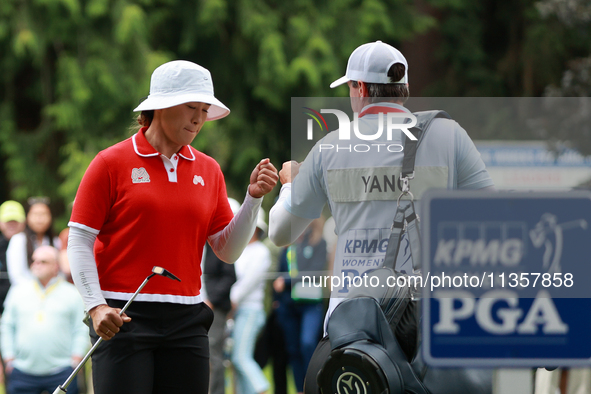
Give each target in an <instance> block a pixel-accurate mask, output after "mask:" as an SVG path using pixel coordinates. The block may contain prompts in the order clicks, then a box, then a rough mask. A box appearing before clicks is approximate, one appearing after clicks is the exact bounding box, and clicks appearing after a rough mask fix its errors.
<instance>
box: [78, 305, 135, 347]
mask: <svg viewBox="0 0 591 394" xmlns="http://www.w3.org/2000/svg"><path fill="white" fill-rule="evenodd" d="M120 312H121V309H119V308H111V307H110V306H108V305H106V304H102V305H99V306H95V307H94V308H92V309H91V310H90V311H88V314H89V315H90V317H91V319H92V326H93V327H94V331H95V332H96V333H97V335H98V336H99V337H101V338H103V340H105V341H108V340H109V339H111V338H113V337H114V336H115V334H117V333H118V332H119V327H121V326H122V325H123V323H128V322H130V321H131V317H129V316H127V315H126V314H125V313H124V314H123V315H121V316H119V313H120Z"/></svg>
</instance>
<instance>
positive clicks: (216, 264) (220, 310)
mask: <svg viewBox="0 0 591 394" xmlns="http://www.w3.org/2000/svg"><path fill="white" fill-rule="evenodd" d="M228 202H229V203H230V208H231V209H232V213H233V214H234V215H236V213H237V212H238V210H239V209H240V203H239V202H238V201H236V200H234V199H233V198H228ZM234 282H236V272H235V271H234V265H233V264H227V263H225V262H224V261H222V260H220V258H219V257H218V256H217V255H216V254H215V253H214V252H213V249H211V246H209V244H208V243H206V244H205V252H204V262H203V284H204V286H203V289H202V292H201V294H202V295H203V298H204V299H205V303H206V304H207V305H208V306H209V307H210V308H211V309H212V310H213V323H212V324H211V327H210V328H209V364H210V366H211V367H210V371H211V372H210V376H209V393H210V394H224V393H225V390H226V388H225V367H224V339H225V335H224V333H225V327H226V319H227V317H228V314H229V312H230V310H231V309H232V302H231V301H230V289H231V288H232V285H233V284H234Z"/></svg>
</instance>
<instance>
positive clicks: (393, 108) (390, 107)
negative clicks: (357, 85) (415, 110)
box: [359, 101, 411, 118]
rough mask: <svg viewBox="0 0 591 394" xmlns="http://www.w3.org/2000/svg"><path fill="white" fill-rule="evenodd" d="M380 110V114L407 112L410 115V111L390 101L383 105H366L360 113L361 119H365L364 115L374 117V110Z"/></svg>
mask: <svg viewBox="0 0 591 394" xmlns="http://www.w3.org/2000/svg"><path fill="white" fill-rule="evenodd" d="M377 107H380V108H379V111H378V112H406V113H408V114H410V113H411V112H410V110H409V109H408V108H406V107H404V106H402V105H400V104H396V103H392V102H389V101H385V102H382V103H373V104H369V105H366V106H365V107H363V108H362V109H361V112H359V117H360V118H361V117H363V116H364V115H366V114H367V115H372V110H374V111H375V110H377V109H378V108H377Z"/></svg>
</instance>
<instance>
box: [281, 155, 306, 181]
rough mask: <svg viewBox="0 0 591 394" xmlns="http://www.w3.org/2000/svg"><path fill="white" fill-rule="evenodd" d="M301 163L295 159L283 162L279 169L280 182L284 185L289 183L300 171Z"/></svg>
mask: <svg viewBox="0 0 591 394" xmlns="http://www.w3.org/2000/svg"><path fill="white" fill-rule="evenodd" d="M301 165H302V163H298V162H297V161H295V160H292V161H286V162H285V163H283V166H282V167H281V171H279V180H280V181H281V184H283V185H285V184H286V183H291V181H293V178H295V177H296V175H297V174H298V173H299V172H300V166H301Z"/></svg>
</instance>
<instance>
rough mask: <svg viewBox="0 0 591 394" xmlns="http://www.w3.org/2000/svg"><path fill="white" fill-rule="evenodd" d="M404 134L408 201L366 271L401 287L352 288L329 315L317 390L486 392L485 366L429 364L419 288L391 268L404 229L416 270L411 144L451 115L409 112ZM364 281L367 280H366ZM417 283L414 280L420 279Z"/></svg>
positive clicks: (329, 393) (488, 375)
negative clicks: (382, 252) (381, 253)
mask: <svg viewBox="0 0 591 394" xmlns="http://www.w3.org/2000/svg"><path fill="white" fill-rule="evenodd" d="M415 116H416V117H417V125H416V127H414V128H412V129H411V132H412V133H413V135H415V136H417V141H412V140H409V139H408V138H407V139H406V142H405V149H404V159H403V165H402V174H401V176H400V180H399V187H400V188H401V190H402V192H403V194H402V195H401V197H402V196H403V195H409V196H410V197H411V200H410V201H408V200H404V201H401V199H400V198H399V199H398V206H397V210H396V213H395V216H394V223H393V225H392V232H391V235H390V239H389V241H388V248H387V251H386V256H385V259H384V264H383V266H382V267H381V268H378V269H375V270H372V271H370V272H369V273H367V275H368V276H372V277H377V278H378V279H379V283H392V282H391V279H390V282H387V279H388V277H390V278H399V279H401V280H400V281H399V280H396V283H406V284H407V286H385V287H366V288H364V287H356V288H351V292H350V296H349V297H348V299H347V300H345V301H343V302H341V303H340V304H339V305H338V306H337V307H336V308H335V310H334V311H333V313H332V315H331V316H330V319H329V322H328V338H329V340H330V346H331V353H330V355H329V356H328V358H327V359H326V361H325V362H324V365H323V367H322V369H321V370H320V371H319V373H318V375H317V383H318V387H319V389H320V391H321V393H322V394H403V393H407V394H452V393H453V394H455V393H462V394H490V393H491V392H492V371H491V370H486V369H458V368H453V369H452V368H431V367H428V366H427V365H426V364H425V363H424V362H423V360H422V358H421V354H420V351H419V349H420V345H421V340H420V331H419V320H420V319H419V316H420V314H419V307H420V305H419V302H420V300H419V297H418V295H419V291H418V290H419V289H417V288H414V287H413V286H412V284H416V282H414V281H413V280H411V277H412V275H407V274H403V273H400V272H397V271H395V267H396V259H397V256H398V251H399V249H400V241H401V239H402V236H403V234H404V233H407V234H408V239H409V242H410V251H411V258H412V264H413V268H414V270H415V273H416V272H418V271H419V270H420V261H421V260H420V232H419V227H418V216H417V214H416V212H415V207H414V202H413V201H412V194H411V193H410V189H409V180H411V179H412V178H413V177H414V161H415V157H416V152H417V148H418V146H419V144H420V141H421V139H422V137H423V136H424V134H425V132H426V131H427V129H428V127H429V125H430V124H431V122H432V120H433V119H435V118H438V117H443V118H450V117H449V115H448V114H447V113H445V112H443V111H426V112H419V113H415ZM369 283H371V281H369ZM419 283H420V282H419Z"/></svg>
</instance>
